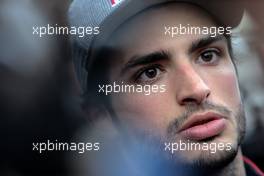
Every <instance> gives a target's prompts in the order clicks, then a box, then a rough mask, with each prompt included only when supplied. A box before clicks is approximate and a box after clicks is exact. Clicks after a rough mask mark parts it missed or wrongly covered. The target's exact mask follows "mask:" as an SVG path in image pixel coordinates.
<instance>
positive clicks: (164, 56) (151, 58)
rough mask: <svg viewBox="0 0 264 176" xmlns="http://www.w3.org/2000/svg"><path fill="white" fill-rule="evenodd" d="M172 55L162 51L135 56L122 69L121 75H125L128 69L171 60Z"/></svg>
mask: <svg viewBox="0 0 264 176" xmlns="http://www.w3.org/2000/svg"><path fill="white" fill-rule="evenodd" d="M170 55H171V54H170V53H169V52H168V51H164V50H161V51H156V52H153V53H150V54H146V55H142V56H133V57H131V58H130V59H129V61H128V62H127V63H126V64H125V66H124V67H123V68H122V70H121V74H124V73H125V72H126V71H127V70H128V69H131V68H133V67H136V66H139V65H147V64H150V63H153V62H157V61H161V60H168V59H169V58H170Z"/></svg>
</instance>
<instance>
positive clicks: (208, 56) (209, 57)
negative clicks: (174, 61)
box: [197, 50, 220, 64]
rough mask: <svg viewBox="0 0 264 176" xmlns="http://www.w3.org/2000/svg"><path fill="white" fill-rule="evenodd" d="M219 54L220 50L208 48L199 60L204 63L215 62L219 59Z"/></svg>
mask: <svg viewBox="0 0 264 176" xmlns="http://www.w3.org/2000/svg"><path fill="white" fill-rule="evenodd" d="M219 56H220V52H219V51H218V50H207V51H204V52H202V53H201V54H200V56H199V57H198V60H197V61H198V62H199V63H202V64H215V63H217V62H218V61H219V59H220V58H219Z"/></svg>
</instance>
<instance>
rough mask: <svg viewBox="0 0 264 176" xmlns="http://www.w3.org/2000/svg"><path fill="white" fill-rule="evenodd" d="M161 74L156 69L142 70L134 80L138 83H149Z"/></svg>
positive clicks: (160, 71) (158, 69)
mask: <svg viewBox="0 0 264 176" xmlns="http://www.w3.org/2000/svg"><path fill="white" fill-rule="evenodd" d="M161 73H162V70H161V69H160V68H158V67H150V68H146V69H144V70H142V71H141V72H140V73H139V74H138V76H137V78H136V80H137V81H138V82H149V81H153V80H155V79H157V78H158V77H159V76H160V74H161Z"/></svg>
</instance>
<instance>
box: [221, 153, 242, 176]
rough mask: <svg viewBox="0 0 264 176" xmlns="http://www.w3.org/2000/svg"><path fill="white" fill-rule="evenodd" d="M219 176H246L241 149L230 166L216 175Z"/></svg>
mask: <svg viewBox="0 0 264 176" xmlns="http://www.w3.org/2000/svg"><path fill="white" fill-rule="evenodd" d="M216 175H217V176H246V171H245V166H244V162H243V156H242V152H241V149H239V150H238V153H237V155H236V157H235V159H234V160H233V161H232V162H231V163H230V164H228V165H227V166H226V167H225V168H223V169H221V170H219V171H218V173H216Z"/></svg>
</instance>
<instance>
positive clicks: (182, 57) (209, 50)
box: [109, 3, 244, 163]
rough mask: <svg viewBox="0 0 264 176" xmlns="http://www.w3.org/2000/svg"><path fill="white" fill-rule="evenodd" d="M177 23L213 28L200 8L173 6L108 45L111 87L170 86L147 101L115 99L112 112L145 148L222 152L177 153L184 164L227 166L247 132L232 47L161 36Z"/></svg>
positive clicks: (133, 24) (222, 41)
mask: <svg viewBox="0 0 264 176" xmlns="http://www.w3.org/2000/svg"><path fill="white" fill-rule="evenodd" d="M179 24H181V25H182V26H186V27H187V26H195V27H201V28H202V27H211V26H216V24H215V22H214V20H212V19H211V18H210V16H209V15H208V14H207V13H205V12H204V11H203V10H201V9H199V8H198V7H195V6H192V5H187V4H176V3H175V4H174V3H173V4H168V5H164V6H160V7H158V8H153V9H149V10H146V11H145V12H143V13H141V14H139V15H137V16H135V17H133V18H132V19H131V20H129V21H128V22H126V23H125V24H123V25H122V26H121V27H120V28H119V29H118V30H117V31H116V32H115V33H114V34H113V36H112V37H111V38H110V39H109V43H110V46H111V47H112V48H114V49H115V50H118V54H117V55H115V58H114V59H113V62H112V65H111V67H110V82H114V81H115V82H118V83H121V82H123V84H129V85H142V86H144V85H158V86H161V85H164V87H165V91H164V92H159V93H151V94H150V95H146V94H145V93H144V92H141V93H140V92H134V93H131V92H130V93H129V92H127V93H112V94H111V97H110V99H111V105H112V108H113V109H114V111H115V113H116V115H117V117H118V119H119V120H120V123H121V125H122V126H123V127H126V128H125V129H126V130H127V131H128V132H129V133H131V134H135V135H137V136H139V137H140V138H142V139H144V141H156V140H157V141H159V142H161V143H163V144H164V142H167V143H169V142H171V143H180V141H181V142H185V143H192V142H193V143H196V144H200V145H202V144H203V143H207V144H213V143H216V144H220V143H222V144H221V146H222V145H224V146H225V147H224V149H222V147H221V149H219V150H218V149H217V148H216V151H215V153H214V152H212V149H208V150H185V151H177V152H175V153H174V154H172V155H176V156H177V157H180V158H182V161H183V162H187V163H193V162H204V163H210V162H213V161H216V162H218V161H222V160H226V159H228V158H230V157H233V156H234V153H236V151H237V149H238V145H239V143H240V139H241V138H242V137H241V136H242V133H243V130H244V127H243V122H244V117H243V112H242V107H241V98H240V93H239V87H238V82H237V76H236V71H235V68H234V65H233V63H232V60H231V57H230V54H229V50H228V45H227V40H226V38H225V37H223V36H217V37H214V38H213V37H209V36H207V35H203V34H192V35H190V34H180V35H175V36H174V37H171V36H170V35H165V34H164V33H165V29H164V26H178V25H179ZM227 146H229V149H230V148H231V150H228V147H227ZM226 147H227V148H226ZM160 150H163V151H164V148H162V147H161V148H160ZM164 152H167V153H170V151H164ZM170 154H171V153H170Z"/></svg>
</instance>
